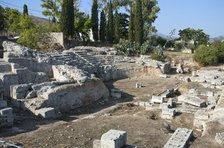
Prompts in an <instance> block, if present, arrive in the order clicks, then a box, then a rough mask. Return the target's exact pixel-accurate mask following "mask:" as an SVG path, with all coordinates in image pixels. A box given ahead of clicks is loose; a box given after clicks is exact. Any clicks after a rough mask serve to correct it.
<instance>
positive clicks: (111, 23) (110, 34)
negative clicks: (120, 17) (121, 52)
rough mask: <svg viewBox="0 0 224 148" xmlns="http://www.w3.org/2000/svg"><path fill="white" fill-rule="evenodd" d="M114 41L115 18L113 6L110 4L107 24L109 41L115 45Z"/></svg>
mask: <svg viewBox="0 0 224 148" xmlns="http://www.w3.org/2000/svg"><path fill="white" fill-rule="evenodd" d="M113 40H114V16H113V5H112V3H111V1H110V2H109V12H108V23H107V41H109V42H110V43H113Z"/></svg>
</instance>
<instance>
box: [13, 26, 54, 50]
mask: <svg viewBox="0 0 224 148" xmlns="http://www.w3.org/2000/svg"><path fill="white" fill-rule="evenodd" d="M17 42H18V43H19V44H22V45H24V46H26V47H29V48H33V49H38V50H40V49H41V50H45V51H46V50H48V49H49V47H50V46H51V45H50V43H51V41H50V37H49V34H48V33H46V32H43V31H41V30H39V29H37V28H31V29H26V30H24V31H23V32H22V33H21V34H20V38H19V39H18V41H17Z"/></svg>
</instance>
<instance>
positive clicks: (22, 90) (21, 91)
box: [10, 84, 32, 99]
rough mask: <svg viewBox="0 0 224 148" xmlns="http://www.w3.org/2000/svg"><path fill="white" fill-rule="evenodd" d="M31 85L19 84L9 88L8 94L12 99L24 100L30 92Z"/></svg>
mask: <svg viewBox="0 0 224 148" xmlns="http://www.w3.org/2000/svg"><path fill="white" fill-rule="evenodd" d="M31 85H32V84H19V85H12V86H10V91H11V92H10V93H11V97H12V98H13V99H25V97H26V96H27V94H28V92H29V91H30V90H31Z"/></svg>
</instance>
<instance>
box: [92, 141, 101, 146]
mask: <svg viewBox="0 0 224 148" xmlns="http://www.w3.org/2000/svg"><path fill="white" fill-rule="evenodd" d="M93 148H101V140H98V139H97V140H94V141H93Z"/></svg>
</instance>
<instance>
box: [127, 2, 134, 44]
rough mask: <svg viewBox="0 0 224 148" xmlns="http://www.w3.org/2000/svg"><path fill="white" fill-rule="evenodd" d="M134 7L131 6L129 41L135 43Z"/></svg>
mask: <svg viewBox="0 0 224 148" xmlns="http://www.w3.org/2000/svg"><path fill="white" fill-rule="evenodd" d="M132 7H133V6H131V12H130V18H129V28H128V30H129V31H128V40H129V41H130V42H134V40H135V37H134V29H135V28H134V13H133V10H132Z"/></svg>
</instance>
